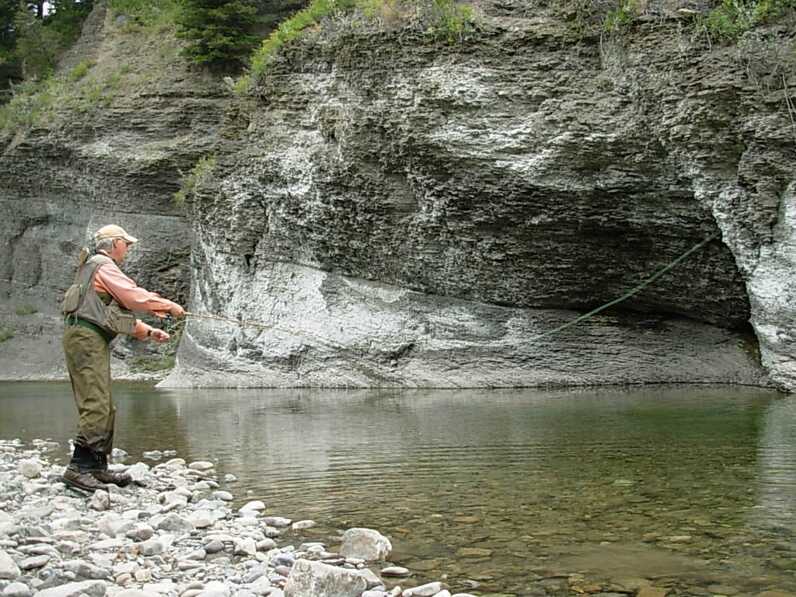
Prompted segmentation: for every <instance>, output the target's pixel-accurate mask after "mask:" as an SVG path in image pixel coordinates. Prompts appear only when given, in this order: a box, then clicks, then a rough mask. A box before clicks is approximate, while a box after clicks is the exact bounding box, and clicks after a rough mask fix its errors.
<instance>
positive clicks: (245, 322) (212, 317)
mask: <svg viewBox="0 0 796 597" xmlns="http://www.w3.org/2000/svg"><path fill="white" fill-rule="evenodd" d="M719 236H720V233H719V232H716V233H714V234H711V235H710V236H709V237H707V238H706V239H704V240H703V241H701V242H699V243H697V244H696V245H694V246H693V247H691V248H690V249H688V250H687V251H686V252H685V253H683V254H682V255H680V256H679V257H677V259H675V260H674V261H672V262H670V263H668V264H667V265H666V266H664V267H662V268H661V269H659V270H658V271H657V272H655V273H654V274H653V275H651V276H650V277H649V278H647V279H646V280H644V281H643V282H641V283H640V284H638V285H636V286H634V287H633V288H631V289H630V290H628V291H627V292H626V293H625V294H623V295H622V296H620V297H619V298H616V299H613V300H612V301H609V302H607V303H605V304H604V305H600V306H599V307H597V308H596V309H592V310H591V311H589V312H588V313H584V314H583V315H580V316H578V317H576V318H575V319H573V320H571V321H568V322H566V323H564V324H563V325H560V326H558V327H556V328H553V329H552V330H549V331H547V332H544V333H542V334H538V335H536V336H533V337H532V338H530V339H529V341H531V342H533V341H537V340H541V339H543V338H548V337H550V336H553V335H555V334H558V333H560V332H562V331H564V330H566V329H567V328H570V327H572V326H574V325H577V324H579V323H581V322H582V321H585V320H587V319H589V318H591V317H594V316H595V315H597V314H598V313H600V312H602V311H605V310H606V309H609V308H610V307H613V306H614V305H617V304H619V303H621V302H623V301H626V300H627V299H629V298H630V297H632V296H634V295H636V294H638V293H639V292H641V291H642V290H644V289H645V288H646V287H647V286H649V285H650V284H652V283H653V282H655V280H657V279H658V278H660V277H661V276H663V275H664V274H665V273H666V272H668V271H670V270H671V269H673V268H674V267H676V266H677V265H679V264H680V263H681V262H682V261H684V260H685V259H687V258H688V257H690V256H691V255H692V254H693V253H696V252H697V251H699V250H700V249H701V248H702V247H704V246H705V245H707V244H708V243H710V242H711V241H713V240H715V239H717V238H719ZM0 282H9V283H11V284H15V283H16V284H18V282H14V281H13V280H8V279H5V278H0ZM185 316H186V317H191V318H194V319H205V320H209V321H219V322H223V323H230V324H234V325H237V326H240V327H252V328H258V329H260V330H263V331H265V330H274V331H283V332H285V333H288V334H293V335H300V336H305V337H310V338H312V339H314V340H316V341H320V342H321V343H323V344H326V345H327V346H333V347H335V348H338V349H339V348H341V346H340V345H339V344H338V345H335V344H333V343H332V342H331V341H330V340H326V339H324V338H321V337H320V336H318V335H317V334H307V333H303V332H298V331H296V330H291V329H288V328H284V327H282V326H279V325H273V324H267V323H265V322H261V321H254V320H250V319H236V318H233V317H225V316H223V315H217V314H215V313H196V312H193V311H185Z"/></svg>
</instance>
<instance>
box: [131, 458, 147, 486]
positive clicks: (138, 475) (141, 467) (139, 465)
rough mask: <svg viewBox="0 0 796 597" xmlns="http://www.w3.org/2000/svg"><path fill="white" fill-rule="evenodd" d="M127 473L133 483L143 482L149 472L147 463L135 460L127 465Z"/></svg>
mask: <svg viewBox="0 0 796 597" xmlns="http://www.w3.org/2000/svg"><path fill="white" fill-rule="evenodd" d="M127 474H128V475H130V477H131V478H132V479H133V481H134V482H135V483H143V482H144V481H145V480H146V477H147V475H148V474H149V465H148V464H146V463H145V462H136V463H135V464H134V465H132V466H128V467H127Z"/></svg>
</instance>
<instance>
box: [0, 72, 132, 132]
mask: <svg viewBox="0 0 796 597" xmlns="http://www.w3.org/2000/svg"><path fill="white" fill-rule="evenodd" d="M94 66H95V65H94V63H93V62H92V61H83V62H80V63H79V64H77V65H76V66H75V67H74V68H72V69H71V70H70V71H68V72H65V73H61V74H59V75H51V76H49V77H47V78H45V79H42V80H35V79H34V80H30V81H24V82H23V83H21V84H20V85H17V86H16V87H15V88H14V90H13V95H12V97H11V100H10V101H9V102H8V103H6V104H4V105H3V106H0V132H3V133H8V134H14V133H16V132H18V131H20V130H25V129H28V128H30V127H33V126H39V125H45V124H48V123H50V122H52V121H53V119H54V118H55V116H56V114H57V113H58V112H60V111H66V112H75V113H80V114H84V113H87V112H90V111H92V110H93V109H95V108H97V107H102V106H108V105H110V103H111V101H112V100H113V98H114V97H115V96H116V95H117V94H118V92H119V89H120V87H121V83H122V80H123V79H124V76H125V75H126V74H127V72H128V70H129V67H127V66H125V65H122V66H118V67H116V68H115V69H114V70H113V71H111V72H109V73H105V74H102V75H98V76H90V74H91V72H92V69H93V68H94Z"/></svg>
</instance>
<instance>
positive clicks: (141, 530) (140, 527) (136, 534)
mask: <svg viewBox="0 0 796 597" xmlns="http://www.w3.org/2000/svg"><path fill="white" fill-rule="evenodd" d="M154 534H155V529H153V528H152V527H151V526H149V525H148V524H146V523H139V524H137V525H135V526H134V527H133V528H132V529H130V530H129V531H127V533H125V536H126V537H127V538H128V539H132V540H133V541H146V540H147V539H151V538H152V536H153V535H154Z"/></svg>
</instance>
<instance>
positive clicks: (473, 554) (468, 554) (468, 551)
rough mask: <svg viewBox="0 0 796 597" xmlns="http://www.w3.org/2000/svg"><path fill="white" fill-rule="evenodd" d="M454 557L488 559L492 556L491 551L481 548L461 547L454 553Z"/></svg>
mask: <svg viewBox="0 0 796 597" xmlns="http://www.w3.org/2000/svg"><path fill="white" fill-rule="evenodd" d="M456 555H457V556H458V557H460V558H465V559H466V558H488V557H489V556H491V555H492V550H491V549H483V548H481V547H462V548H460V549H459V550H457V551H456Z"/></svg>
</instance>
